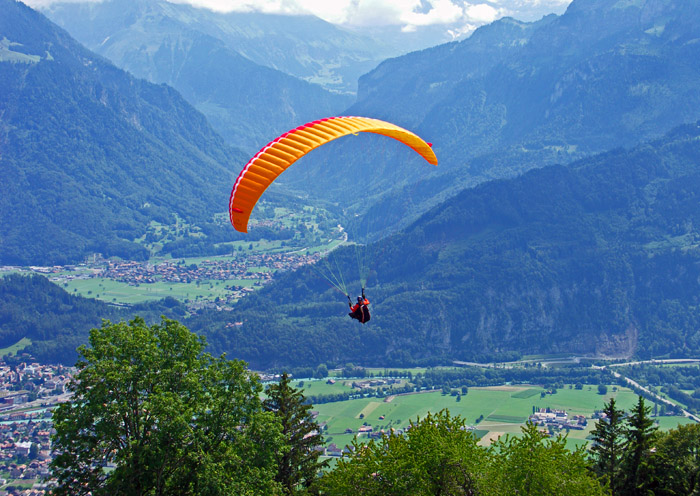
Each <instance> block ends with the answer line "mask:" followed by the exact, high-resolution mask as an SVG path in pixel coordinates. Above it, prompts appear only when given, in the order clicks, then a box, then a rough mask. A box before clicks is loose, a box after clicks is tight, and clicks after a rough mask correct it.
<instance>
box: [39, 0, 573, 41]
mask: <svg viewBox="0 0 700 496" xmlns="http://www.w3.org/2000/svg"><path fill="white" fill-rule="evenodd" d="M25 1H26V2H27V3H28V4H29V5H31V6H34V7H43V6H47V5H49V4H51V3H54V2H66V1H74V2H80V1H100V0H25ZM168 1H171V2H173V3H184V4H190V5H194V6H197V7H202V8H207V9H210V10H214V11H217V12H262V13H267V14H284V15H302V14H312V15H316V16H318V17H320V18H321V19H324V20H326V21H328V22H331V23H333V24H341V25H348V26H355V27H370V26H400V27H401V30H402V31H404V32H414V31H416V30H417V29H419V28H420V27H423V26H435V25H444V26H445V32H446V33H449V34H450V35H451V36H453V37H463V36H464V35H466V34H468V33H471V32H472V31H473V30H474V29H476V28H477V27H479V26H481V25H483V24H487V23H490V22H493V21H495V20H496V19H499V18H500V17H503V16H505V15H509V16H513V17H516V18H519V19H523V20H534V19H538V18H539V17H542V15H544V14H547V13H550V12H557V13H561V12H563V10H564V8H565V7H566V5H568V4H569V3H570V2H571V0H481V3H470V2H468V1H467V0H168ZM477 1H478V0H477Z"/></svg>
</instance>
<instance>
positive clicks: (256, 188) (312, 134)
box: [229, 117, 438, 232]
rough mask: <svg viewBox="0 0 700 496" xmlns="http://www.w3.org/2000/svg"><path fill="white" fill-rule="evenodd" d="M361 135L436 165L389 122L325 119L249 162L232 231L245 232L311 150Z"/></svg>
mask: <svg viewBox="0 0 700 496" xmlns="http://www.w3.org/2000/svg"><path fill="white" fill-rule="evenodd" d="M362 132H364V133H375V134H383V135H384V136H389V137H390V138H394V139H396V140H398V141H400V142H401V143H403V144H405V145H407V146H409V147H411V148H413V149H414V150H415V151H416V152H417V153H418V154H419V155H420V156H421V157H423V158H424V159H425V160H427V161H428V163H430V164H433V165H437V163H438V161H437V157H436V156H435V153H434V152H433V149H432V148H431V147H432V144H431V143H426V142H425V141H423V140H422V139H421V138H419V137H418V136H417V135H415V134H413V133H412V132H411V131H407V130H406V129H404V128H402V127H399V126H396V125H394V124H391V123H389V122H384V121H380V120H379V119H370V118H367V117H328V118H326V119H321V120H318V121H313V122H309V123H308V124H304V125H303V126H299V127H298V128H296V129H292V130H291V131H289V132H286V133H284V134H283V135H282V136H280V137H279V138H277V139H275V140H274V141H271V142H270V143H268V144H267V145H266V146H265V147H263V148H262V150H260V151H259V152H258V153H257V154H256V155H255V156H254V157H253V158H251V159H250V161H248V163H247V164H246V166H245V167H244V168H243V170H242V171H241V173H240V174H239V175H238V179H236V183H235V184H234V185H233V190H232V191H231V198H230V200H229V216H230V218H231V224H233V227H235V228H236V230H237V231H241V232H248V219H249V218H250V213H251V212H252V211H253V208H254V207H255V204H256V203H257V202H258V199H260V196H262V194H263V192H264V191H265V190H266V189H267V187H268V186H270V184H272V182H273V181H274V180H275V179H277V177H278V176H279V175H280V174H282V172H284V171H285V170H286V169H287V167H289V166H290V165H292V164H293V163H294V162H296V161H297V160H298V159H300V158H301V157H303V156H304V155H306V154H307V153H309V152H310V151H311V150H313V149H314V148H318V147H319V146H321V145H324V144H326V143H328V142H329V141H333V140H334V139H336V138H340V137H342V136H347V135H348V134H355V133H362Z"/></svg>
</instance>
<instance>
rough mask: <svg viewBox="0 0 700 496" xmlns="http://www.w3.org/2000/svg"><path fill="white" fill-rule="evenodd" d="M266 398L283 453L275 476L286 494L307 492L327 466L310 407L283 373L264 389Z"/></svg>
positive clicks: (267, 407) (320, 438) (266, 406)
mask: <svg viewBox="0 0 700 496" xmlns="http://www.w3.org/2000/svg"><path fill="white" fill-rule="evenodd" d="M265 392H266V393H267V396H268V398H267V399H266V400H265V401H264V404H263V406H264V408H265V410H267V411H269V412H272V413H273V414H274V415H275V417H276V418H277V420H278V422H279V423H280V424H281V426H282V435H283V436H284V439H285V443H286V446H285V449H283V450H280V453H279V454H278V456H277V475H276V476H275V480H276V481H277V482H279V483H280V485H281V486H282V489H283V490H284V493H285V494H294V493H296V492H300V491H304V490H307V489H309V488H310V487H311V486H312V485H313V484H314V483H315V482H316V479H317V476H318V473H319V472H320V471H321V470H322V469H323V468H324V467H325V466H326V464H327V463H326V462H321V461H319V457H320V455H321V452H320V451H318V450H317V449H316V448H317V447H319V446H323V435H321V434H320V432H319V428H318V424H316V422H314V420H313V419H312V417H311V413H310V412H311V405H308V404H304V395H303V393H302V391H299V390H298V389H295V388H293V387H291V386H290V380H289V376H288V375H287V373H286V372H285V373H283V374H282V377H281V378H280V381H279V383H278V384H272V385H270V386H268V387H267V389H266V391H265Z"/></svg>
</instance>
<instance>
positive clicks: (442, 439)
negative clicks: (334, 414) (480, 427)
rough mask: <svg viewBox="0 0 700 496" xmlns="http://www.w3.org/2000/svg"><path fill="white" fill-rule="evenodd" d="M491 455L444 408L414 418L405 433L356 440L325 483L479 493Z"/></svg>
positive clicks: (417, 492) (384, 491)
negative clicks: (418, 418)
mask: <svg viewBox="0 0 700 496" xmlns="http://www.w3.org/2000/svg"><path fill="white" fill-rule="evenodd" d="M488 457H489V455H488V451H487V450H486V448H482V447H480V446H478V445H477V439H476V437H475V436H474V435H473V434H472V433H471V432H470V431H468V430H466V429H465V425H464V420H463V419H462V418H461V417H451V416H450V414H449V412H448V411H447V410H442V411H441V412H439V413H437V414H430V413H429V414H428V415H427V416H426V417H425V418H423V419H422V420H417V421H416V422H411V424H410V428H409V429H408V430H407V432H406V433H405V435H401V434H398V433H392V434H390V435H386V436H383V437H382V439H381V440H379V441H375V440H371V441H370V442H369V443H368V444H367V445H362V444H361V443H358V442H355V443H353V446H352V449H351V453H350V454H349V455H347V456H344V457H343V458H342V459H340V461H338V464H337V465H336V468H335V469H334V470H333V471H331V472H330V473H328V474H326V475H325V476H324V477H323V478H322V480H321V485H322V489H323V494H328V495H352V496H356V495H370V496H374V495H376V496H385V495H388V494H390V495H406V496H409V495H410V496H423V495H426V496H427V495H435V494H465V495H467V494H480V493H479V486H480V481H481V479H482V477H483V473H484V470H485V469H486V467H487V466H488Z"/></svg>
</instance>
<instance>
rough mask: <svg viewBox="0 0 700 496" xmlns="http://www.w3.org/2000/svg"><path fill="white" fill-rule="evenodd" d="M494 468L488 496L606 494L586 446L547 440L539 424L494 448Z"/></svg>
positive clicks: (508, 437) (488, 482)
mask: <svg viewBox="0 0 700 496" xmlns="http://www.w3.org/2000/svg"><path fill="white" fill-rule="evenodd" d="M490 450H491V453H492V455H493V467H492V468H491V470H489V476H488V478H487V479H486V480H485V481H484V485H485V487H486V488H488V490H487V491H486V492H485V494H489V495H494V496H496V495H498V496H510V495H513V494H519V495H530V496H546V495H552V496H554V495H557V496H558V495H562V494H566V495H567V496H594V495H601V496H602V495H603V494H605V490H604V488H603V487H602V486H601V485H600V483H599V482H598V480H597V478H596V477H595V475H594V474H593V473H592V472H591V471H590V470H589V466H588V463H587V461H586V455H585V447H579V448H577V449H576V450H575V451H569V450H568V449H567V448H566V438H565V437H562V436H558V437H556V438H554V439H546V436H545V434H543V433H542V432H540V431H539V430H538V428H537V426H536V425H535V424H533V423H532V422H528V423H527V424H526V425H525V426H524V427H522V435H521V436H517V437H516V436H506V437H505V438H501V439H499V440H498V441H496V442H495V443H494V444H493V445H491V448H490Z"/></svg>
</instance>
